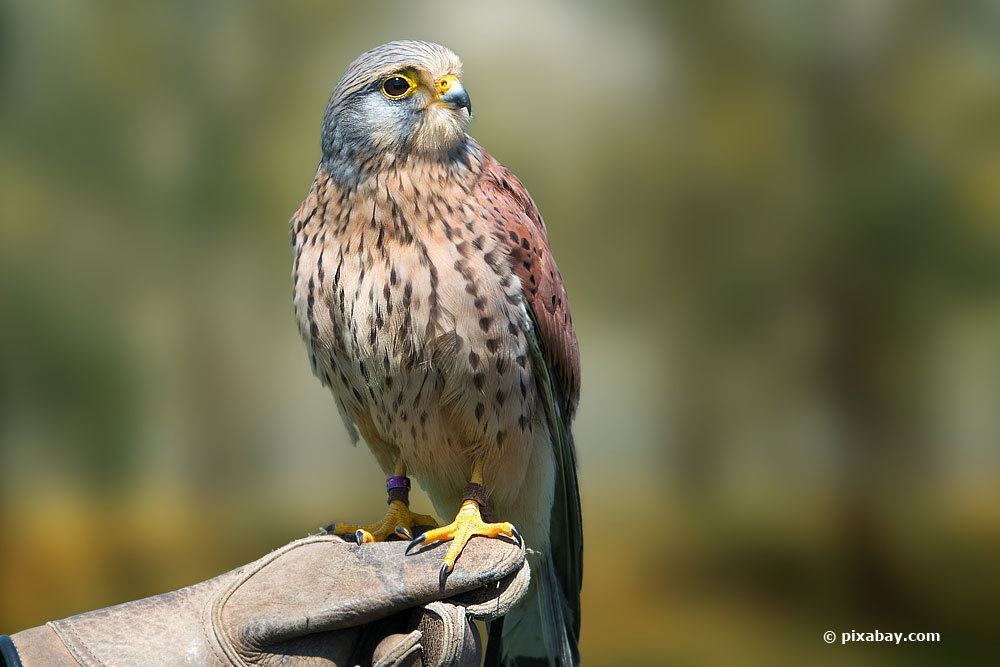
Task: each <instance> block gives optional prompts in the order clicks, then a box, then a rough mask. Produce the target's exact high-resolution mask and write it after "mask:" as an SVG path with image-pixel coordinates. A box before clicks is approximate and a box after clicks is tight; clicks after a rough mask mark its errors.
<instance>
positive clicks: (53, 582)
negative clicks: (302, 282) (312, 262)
mask: <svg viewBox="0 0 1000 667" xmlns="http://www.w3.org/2000/svg"><path fill="white" fill-rule="evenodd" d="M402 37H417V38H423V39H430V40H434V41H439V42H442V43H444V44H446V45H448V46H450V47H451V48H452V49H454V50H455V51H456V52H457V53H459V54H460V55H461V56H462V58H463V59H464V62H465V81H466V85H467V87H468V89H469V90H470V92H471V95H472V97H473V100H474V102H475V108H476V119H475V121H474V123H473V129H472V131H473V134H474V135H475V136H476V137H477V138H478V139H479V140H480V141H481V142H482V143H483V144H484V145H485V146H487V147H488V149H489V150H490V151H491V152H493V153H494V154H495V155H496V156H497V157H498V158H499V159H500V160H501V161H503V162H504V163H505V164H507V165H508V166H509V167H510V168H511V169H512V170H513V171H514V172H516V173H517V174H518V175H519V176H520V177H521V179H522V180H523V181H524V182H525V184H526V185H527V186H528V187H529V188H530V190H531V192H532V194H533V195H534V197H535V199H536V200H537V202H538V204H539V206H540V207H541V209H542V211H543V213H544V215H545V217H546V220H547V222H548V226H549V233H550V237H551V241H552V245H553V246H554V249H555V251H556V254H557V256H558V258H559V263H560V266H561V268H562V271H563V275H564V277H565V279H566V282H567V284H568V287H569V291H570V296H571V299H572V303H573V311H574V316H575V321H576V325H577V331H578V334H579V337H580V342H581V347H582V355H583V371H584V391H583V403H582V406H581V409H580V415H579V418H578V420H577V423H576V434H577V442H578V447H579V450H580V454H579V455H580V460H581V469H580V476H581V483H582V488H583V502H584V511H585V518H586V524H587V526H586V528H587V547H586V548H587V554H586V559H587V561H586V582H585V587H584V608H585V609H584V614H585V617H584V635H583V655H584V658H585V659H586V660H587V662H588V663H589V664H661V663H670V664H682V665H733V664H745V665H774V664H805V663H809V664H815V665H837V664H843V663H845V662H851V663H853V664H861V665H897V664H899V665H901V664H906V665H912V664H980V663H986V662H989V659H990V658H991V657H992V658H996V657H997V655H998V652H1000V647H998V638H997V619H998V613H1000V567H998V563H1000V7H998V5H997V3H995V2H985V1H984V2H953V3H945V2H938V3H935V2H921V1H916V2H891V1H888V0H852V1H847V0H844V1H840V2H825V3H824V2H796V1H792V0H762V1H759V2H736V1H733V2H676V3H656V2H646V3H642V2H640V3H615V4H611V3H608V4H603V3H602V4H597V3H593V4H590V3H578V2H574V3H571V2H568V1H567V2H560V3H529V2H506V3H476V2H453V3H444V2H428V3H407V2H399V3H332V2H319V1H311V2H309V1H296V2H282V3H250V2H243V1H241V0H240V1H238V0H229V1H223V0H218V1H214V2H199V1H195V0H187V1H183V2H170V3H155V2H145V3H139V2H136V3H122V2H71V1H68V0H67V1H65V2H57V1H55V0H53V1H51V2H29V1H27V0H25V1H24V2H19V3H12V2H10V1H9V0H8V1H7V2H4V3H2V4H0V202H2V204H0V211H2V216H3V217H2V225H0V325H2V326H0V355H2V356H0V369H2V375H0V631H6V632H13V631H15V630H18V629H21V628H24V627H28V626H31V625H34V624H38V623H41V622H43V621H45V620H47V619H52V618H59V617H62V616H66V615H69V614H72V613H75V612H79V611H83V610H87V609H91V608H95V607H100V606H102V605H108V604H111V603H115V602H120V601H124V600H126V599H132V598H136V597H141V596H145V595H150V594H154V593H158V592H162V591H165V590H168V589H171V588H175V587H179V586H183V585H186V584H189V583H192V582H195V581H198V580H200V579H203V578H206V577H209V576H212V575H214V574H217V573H219V572H221V571H223V570H226V569H228V568H231V567H233V566H236V565H238V564H241V563H243V562H246V561H248V560H251V559H253V558H256V557H258V556H259V555H261V554H263V553H265V552H266V551H267V550H269V549H271V548H273V547H275V546H278V545H280V544H282V543H284V542H286V541H288V540H291V539H294V538H296V537H300V536H303V535H305V534H306V533H308V532H311V531H314V530H315V527H317V526H319V525H321V524H325V523H327V522H329V521H331V520H334V519H359V518H374V517H375V515H376V513H378V512H380V511H381V509H380V508H381V507H382V503H383V492H382V491H381V490H380V489H381V486H382V475H381V474H380V472H379V470H378V469H377V467H376V465H375V463H374V461H373V460H372V459H371V457H370V456H369V454H368V452H367V451H366V449H365V448H364V447H363V446H362V447H358V448H351V447H350V446H349V445H348V440H347V436H346V434H345V432H344V429H343V427H342V425H341V423H340V420H339V417H338V416H337V413H336V410H335V408H334V405H333V403H332V401H331V400H330V398H329V396H328V395H327V394H326V393H325V392H324V390H323V389H322V388H321V387H320V385H319V383H318V382H317V381H316V380H315V379H313V378H312V376H311V374H310V372H309V368H308V365H307V363H306V355H305V353H304V350H303V348H302V344H301V343H300V341H299V338H298V334H297V332H296V329H295V326H294V322H293V317H292V312H291V305H290V264H291V262H290V256H289V250H288V227H287V221H288V218H289V216H290V214H291V212H292V211H293V210H294V209H295V207H296V206H297V205H298V202H299V201H300V199H301V198H302V196H303V195H304V194H305V192H306V189H307V187H308V185H309V183H310V179H311V177H312V174H313V171H314V168H315V165H316V163H317V161H318V158H319V149H318V128H319V122H320V118H321V115H322V112H323V109H324V106H325V103H326V100H327V97H328V95H329V92H330V90H331V89H332V87H333V85H334V83H335V82H336V80H337V79H338V78H339V76H340V74H341V72H342V71H343V68H344V67H345V66H346V64H347V63H348V62H349V61H350V60H351V59H353V57H354V56H356V55H357V54H358V53H360V52H361V51H363V50H364V49H366V48H368V47H370V46H373V45H375V44H378V43H381V42H385V41H388V40H391V39H396V38H402ZM421 504H422V505H423V507H425V508H426V507H427V506H426V505H425V504H423V503H421ZM852 629H854V630H858V631H871V630H875V629H880V630H883V631H904V632H910V631H934V632H940V633H941V635H942V637H943V641H942V642H941V643H940V644H920V645H909V646H899V647H894V646H872V645H857V646H839V645H834V646H828V645H826V644H824V643H823V641H822V639H821V636H822V633H823V632H824V631H825V630H834V631H836V632H838V633H839V632H844V631H850V630H852ZM993 664H996V663H995V662H994V663H993Z"/></svg>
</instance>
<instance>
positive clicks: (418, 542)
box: [403, 535, 427, 556]
mask: <svg viewBox="0 0 1000 667" xmlns="http://www.w3.org/2000/svg"><path fill="white" fill-rule="evenodd" d="M426 538H427V536H426V535H421V536H420V537H418V538H417V539H415V540H413V541H412V542H410V543H409V544H408V545H406V551H404V552H403V555H405V556H409V555H410V549H412V548H414V547H419V546H420V545H421V544H423V543H424V540H425V539H426Z"/></svg>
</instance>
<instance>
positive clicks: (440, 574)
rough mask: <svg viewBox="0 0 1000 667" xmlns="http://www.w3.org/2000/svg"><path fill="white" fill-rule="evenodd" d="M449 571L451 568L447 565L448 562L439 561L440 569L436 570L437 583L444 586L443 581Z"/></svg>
mask: <svg viewBox="0 0 1000 667" xmlns="http://www.w3.org/2000/svg"><path fill="white" fill-rule="evenodd" d="M450 573H451V568H449V567H448V563H441V570H440V571H439V572H438V585H440V586H441V588H444V582H445V581H446V580H447V579H448V575H449V574H450Z"/></svg>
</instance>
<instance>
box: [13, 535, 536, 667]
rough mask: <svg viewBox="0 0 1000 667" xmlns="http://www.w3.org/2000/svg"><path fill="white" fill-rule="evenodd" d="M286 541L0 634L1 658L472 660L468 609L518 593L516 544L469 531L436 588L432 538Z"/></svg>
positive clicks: (486, 608)
mask: <svg viewBox="0 0 1000 667" xmlns="http://www.w3.org/2000/svg"><path fill="white" fill-rule="evenodd" d="M405 548H406V542H380V543H376V544H364V545H360V546H359V545H357V544H353V543H349V542H345V541H343V540H342V539H340V538H338V537H334V536H326V535H323V536H315V537H308V538H305V539H301V540H296V541H295V542H291V543H290V544H287V545H285V546H283V547H281V548H280V549H278V550H276V551H273V552H271V553H269V554H268V555H266V556H264V557H263V558H261V559H259V560H257V561H254V562H252V563H250V564H248V565H244V566H243V567H240V568H237V569H235V570H232V571H231V572H227V573H226V574H223V575H221V576H218V577H215V578H214V579H209V580H208V581H204V582H201V583H199V584H195V585H193V586H189V587H187V588H182V589H180V590H178V591H173V592H171V593H164V594H163V595H157V596H154V597H150V598H146V599H144V600H137V601H135V602H126V603H125V604H120V605H117V606H114V607H108V608H106V609H99V610H96V611H91V612H87V613H84V614H79V615H77V616H72V617H70V618H66V619H63V620H60V621H52V622H49V623H46V624H45V625H42V626H38V627H36V628H31V629H29V630H24V631H22V632H18V633H17V634H15V635H13V637H7V636H3V637H0V655H2V656H3V657H4V658H5V659H6V661H7V664H8V665H19V664H23V665H24V667H34V666H35V665H78V664H79V665H130V666H131V665H279V664H280V665H331V664H332V665H420V664H423V665H479V662H480V657H481V653H482V644H481V640H480V637H479V633H478V631H477V630H476V628H475V626H474V625H473V624H472V622H471V621H472V620H473V619H478V620H487V621H488V620H493V619H495V618H499V617H500V616H502V615H503V614H505V613H506V612H507V611H508V610H509V609H510V608H511V607H513V606H514V605H515V604H516V603H517V602H518V601H519V600H520V599H521V598H522V597H523V596H524V593H525V591H526V590H527V587H528V579H529V571H528V565H527V563H526V561H525V559H524V551H523V550H522V549H521V548H520V547H518V546H517V545H514V544H510V543H507V542H503V541H500V540H473V541H472V542H470V543H469V546H468V548H467V549H466V551H465V553H464V555H463V556H462V561H461V564H460V566H459V567H457V568H455V571H454V572H453V573H452V574H451V576H450V577H448V579H447V581H446V582H445V585H444V587H443V588H441V587H440V584H439V581H438V562H439V561H440V558H441V556H440V553H438V551H439V550H438V549H436V548H432V549H427V550H425V551H423V552H421V553H418V554H412V555H410V556H405V557H404V555H403V552H404V549H405Z"/></svg>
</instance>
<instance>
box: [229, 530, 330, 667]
mask: <svg viewBox="0 0 1000 667" xmlns="http://www.w3.org/2000/svg"><path fill="white" fill-rule="evenodd" d="M330 541H333V540H330V539H329V537H327V536H323V535H316V536H310V537H307V538H304V539H301V540H297V541H295V542H292V543H290V544H286V545H285V546H284V547H281V548H279V549H275V550H274V551H272V552H271V553H269V554H268V555H266V556H264V557H263V558H261V559H259V560H258V561H257V562H256V563H252V564H251V567H250V568H248V570H247V571H246V572H245V573H243V574H242V575H241V576H240V577H238V578H237V579H236V581H234V582H233V583H232V584H230V585H229V587H228V588H227V589H226V590H225V591H223V593H222V594H221V595H220V596H219V597H218V598H216V600H215V602H214V603H212V630H213V632H214V633H215V636H216V639H218V641H219V645H220V646H221V647H222V650H223V651H224V652H225V654H226V657H227V658H229V662H230V663H231V664H234V665H241V666H242V665H248V664H249V663H248V662H247V661H245V660H244V659H243V656H242V655H241V654H240V650H239V648H238V647H237V643H236V642H235V641H234V640H233V639H232V638H231V637H230V636H229V633H228V632H226V630H225V626H224V625H223V620H222V609H223V607H225V605H226V603H227V602H228V601H229V598H231V597H232V596H233V595H234V594H235V593H236V591H237V590H238V589H239V588H240V587H241V586H242V585H243V584H245V583H246V582H248V581H249V580H250V578H251V577H252V576H253V575H255V574H257V573H258V572H260V571H261V570H263V569H264V568H265V567H267V566H268V565H270V564H271V563H273V562H274V561H276V560H277V559H278V558H280V557H281V556H284V555H285V554H287V553H289V552H290V551H292V550H294V549H298V548H299V547H302V546H306V545H308V544H316V543H318V542H330ZM255 648H256V647H255Z"/></svg>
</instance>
